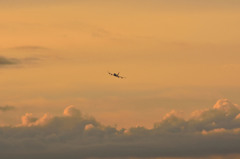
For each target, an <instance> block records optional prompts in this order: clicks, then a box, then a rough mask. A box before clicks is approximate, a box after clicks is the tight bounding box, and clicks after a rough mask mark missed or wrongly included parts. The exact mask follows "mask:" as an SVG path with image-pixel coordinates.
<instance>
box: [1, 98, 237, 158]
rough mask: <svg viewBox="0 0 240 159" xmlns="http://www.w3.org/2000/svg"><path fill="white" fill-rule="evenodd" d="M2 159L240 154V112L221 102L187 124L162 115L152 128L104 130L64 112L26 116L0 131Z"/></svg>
mask: <svg viewBox="0 0 240 159" xmlns="http://www.w3.org/2000/svg"><path fill="white" fill-rule="evenodd" d="M0 147H1V149H0V154H1V158H8V159H11V158H18V159H21V158H26V157H27V158H35V159H38V158H39V159H42V158H44V159H48V158H49V159H50V158H51V159H52V158H58V159H65V158H68V159H75V158H115V157H116V158H128V157H149V158H153V157H205V156H214V155H231V154H240V150H239V147H240V109H239V106H238V105H236V104H233V103H231V102H230V101H229V100H227V99H221V100H219V101H217V103H216V104H215V105H214V106H213V108H209V109H206V110H199V111H195V112H193V113H192V115H191V117H190V118H189V119H183V118H181V117H180V116H179V115H178V114H177V112H175V111H172V112H170V113H168V114H166V115H165V116H164V117H163V118H162V120H160V122H158V123H156V124H154V128H152V129H146V128H144V127H132V128H130V129H128V130H126V129H124V128H123V129H117V128H114V127H111V126H104V125H102V124H101V123H99V122H98V121H96V120H95V119H94V118H93V117H86V116H84V115H82V113H81V112H80V110H78V109H77V108H75V107H74V106H68V107H67V108H66V109H65V110H64V112H63V115H62V116H51V115H50V114H45V115H43V116H42V117H40V118H36V117H34V116H33V115H32V114H31V113H26V114H25V115H24V116H22V123H21V124H19V125H16V126H4V127H0Z"/></svg>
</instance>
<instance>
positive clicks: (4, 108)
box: [0, 105, 15, 112]
mask: <svg viewBox="0 0 240 159" xmlns="http://www.w3.org/2000/svg"><path fill="white" fill-rule="evenodd" d="M13 109H15V107H13V106H8V105H7V106H0V111H2V112H6V111H10V110H13Z"/></svg>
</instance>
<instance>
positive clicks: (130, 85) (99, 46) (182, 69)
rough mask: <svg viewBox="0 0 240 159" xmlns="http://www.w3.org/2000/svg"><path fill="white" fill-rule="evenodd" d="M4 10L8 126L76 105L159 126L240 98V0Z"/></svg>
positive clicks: (86, 2)
mask: <svg viewBox="0 0 240 159" xmlns="http://www.w3.org/2000/svg"><path fill="white" fill-rule="evenodd" d="M0 14H1V16H0V35H1V38H0V74H1V78H0V90H1V92H2V93H1V96H0V115H1V118H0V124H1V125H3V126H5V125H9V124H10V125H11V126H13V125H19V123H21V122H23V121H21V116H23V115H24V114H25V113H33V115H34V116H36V120H37V118H41V116H43V114H44V113H46V112H48V113H50V114H52V115H53V116H59V115H60V116H61V114H62V110H63V109H64V108H66V107H67V106H69V105H74V106H75V107H76V108H77V109H80V110H81V112H83V113H84V114H87V115H89V116H94V117H95V118H96V120H97V121H99V122H100V123H102V124H103V125H111V126H113V127H116V128H118V129H121V128H122V127H124V128H127V129H128V128H130V129H131V128H132V127H136V126H143V127H145V128H149V129H155V128H154V123H156V122H159V121H162V120H163V118H164V116H166V114H167V113H169V112H178V114H181V116H182V117H184V118H186V119H187V121H188V118H190V116H191V112H194V111H196V110H204V109H210V108H211V107H212V106H213V105H214V104H215V103H216V102H217V101H218V100H219V99H225V98H227V99H229V100H230V101H232V102H233V103H237V104H240V98H239V94H240V83H239V78H240V53H239V52H240V29H239V28H240V1H239V0H201V1H200V0H191V1H190V0H181V1H180V0H166V1H165V0H120V1H117V0H116V1H113V0H101V1H97V0H78V1H77V0H48V1H47V0H41V1H38V0H19V1H17V0H14V1H8V0H1V1H0ZM108 71H109V72H120V74H121V75H122V76H126V77H127V78H126V79H123V80H121V79H116V78H114V77H111V76H109V75H108V74H107V72H108ZM230 103H231V102H230ZM230 105H231V104H230ZM234 111H235V109H234ZM34 121H35V120H34ZM23 125H24V124H23ZM25 126H26V125H25ZM31 126H32V125H31ZM34 126H36V124H35V125H34ZM13 127H14V126H13ZM233 128H234V129H236V128H238V127H233ZM233 128H232V129H233ZM224 129H227V128H225V127H224ZM26 131H27V130H26ZM209 131H210V130H209ZM212 131H213V130H212ZM234 153H236V152H234ZM238 153H240V152H238ZM238 153H237V154H238ZM208 155H209V154H206V155H204V156H205V157H206V156H208ZM210 155H211V154H210ZM212 155H216V154H212ZM227 155H232V154H231V153H228V154H227ZM183 156H184V155H183ZM183 156H180V157H183ZM186 156H188V155H186ZM200 156H201V155H200ZM90 157H99V156H90ZM115 157H116V156H115ZM120 157H124V156H120ZM133 157H141V156H133ZM144 157H158V156H154V155H153V156H144ZM159 157H164V156H159ZM166 157H178V156H171V155H170V156H168V155H166ZM188 157H192V156H191V155H190V156H188ZM195 157H199V155H198V156H195ZM218 157H221V154H219V155H218Z"/></svg>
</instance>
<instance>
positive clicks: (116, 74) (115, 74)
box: [108, 72, 126, 79]
mask: <svg viewBox="0 0 240 159" xmlns="http://www.w3.org/2000/svg"><path fill="white" fill-rule="evenodd" d="M108 74H109V75H111V76H114V77H117V78H122V79H123V78H126V77H123V76H119V72H118V73H110V72H108Z"/></svg>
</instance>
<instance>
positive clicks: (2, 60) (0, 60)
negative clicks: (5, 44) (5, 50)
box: [0, 56, 20, 67]
mask: <svg viewBox="0 0 240 159" xmlns="http://www.w3.org/2000/svg"><path fill="white" fill-rule="evenodd" d="M19 63H20V60H18V59H16V58H6V57H3V56H0V67H1V66H7V65H16V64H19Z"/></svg>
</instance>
